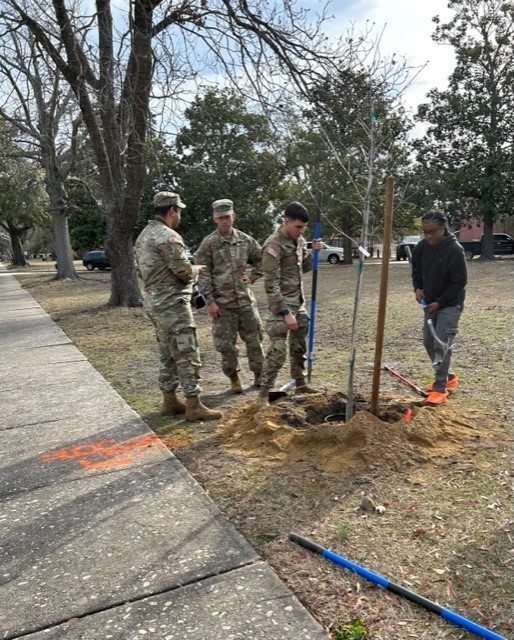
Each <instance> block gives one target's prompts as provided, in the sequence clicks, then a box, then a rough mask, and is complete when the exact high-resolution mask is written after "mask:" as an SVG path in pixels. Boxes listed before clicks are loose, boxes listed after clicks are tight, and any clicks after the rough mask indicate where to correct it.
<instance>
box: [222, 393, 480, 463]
mask: <svg viewBox="0 0 514 640" xmlns="http://www.w3.org/2000/svg"><path fill="white" fill-rule="evenodd" d="M345 407H346V404H345V397H344V395H343V394H337V393H336V394H320V395H318V396H311V397H309V396H307V397H300V398H297V399H295V398H294V397H292V398H286V399H283V400H280V401H278V402H276V403H273V404H271V405H270V406H267V407H266V406H262V405H258V404H250V405H247V406H245V407H243V408H240V409H238V410H235V411H234V412H233V413H232V414H231V415H229V416H228V419H227V420H226V421H225V423H224V424H223V425H222V426H221V427H220V429H219V436H220V438H221V446H222V447H224V448H225V449H227V450H230V451H232V452H233V453H239V454H241V455H246V456H251V457H257V458H259V459H261V460H267V461H271V462H273V461H276V462H298V461H308V462H310V463H312V464H314V465H316V466H318V467H320V468H322V469H324V470H326V471H331V472H348V471H351V470H359V469H368V468H374V467H378V466H381V467H383V466H386V467H388V468H389V469H391V470H400V469H405V468H406V467H409V466H411V465H415V464H416V465H419V464H423V463H427V462H434V463H435V462H436V461H437V460H441V459H444V460H445V461H446V462H447V461H448V459H451V458H452V457H454V456H457V455H458V454H459V452H460V451H461V450H462V449H463V448H469V447H470V446H474V445H476V444H477V443H478V442H479V441H480V439H481V438H482V437H484V436H485V437H488V433H487V432H486V433H483V432H481V431H479V425H478V424H477V418H476V417H474V416H473V415H470V416H464V415H462V413H461V412H459V411H457V410H456V409H452V408H451V405H450V404H448V405H445V406H444V407H430V406H424V405H423V404H422V403H414V404H413V403H412V402H407V403H406V402H401V401H400V400H398V399H394V398H389V399H382V404H381V405H380V407H379V410H378V412H377V415H373V414H371V413H370V411H369V403H368V402H367V401H366V400H365V399H364V398H361V397H357V398H356V399H355V405H354V416H353V417H352V418H351V419H350V420H348V422H345V421H344V412H345ZM409 410H410V412H409ZM406 412H407V414H406ZM409 413H410V414H411V415H410V416H409ZM334 414H336V416H337V415H338V414H339V415H341V416H342V420H341V421H338V422H325V419H326V417H327V416H330V418H329V419H336V420H337V417H336V416H334ZM332 416H334V418H332ZM489 435H490V434H489Z"/></svg>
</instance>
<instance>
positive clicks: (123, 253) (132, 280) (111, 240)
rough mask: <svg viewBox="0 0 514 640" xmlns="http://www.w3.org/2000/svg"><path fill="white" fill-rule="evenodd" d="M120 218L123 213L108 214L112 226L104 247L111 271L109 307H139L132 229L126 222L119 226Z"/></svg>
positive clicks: (139, 296) (140, 301)
mask: <svg viewBox="0 0 514 640" xmlns="http://www.w3.org/2000/svg"><path fill="white" fill-rule="evenodd" d="M122 217H123V211H120V212H117V213H116V214H113V213H111V214H110V219H111V223H112V224H111V227H110V231H109V234H108V237H107V241H106V245H105V251H106V253H107V257H108V258H109V260H110V262H111V269H112V277H111V297H110V298H109V306H111V307H139V306H141V304H142V299H141V292H140V290H139V284H138V280H137V275H136V267H135V263H134V248H133V243H132V233H131V231H132V228H133V227H131V226H130V225H128V224H127V223H126V222H125V223H124V222H121V224H120V218H122ZM127 227H128V228H127Z"/></svg>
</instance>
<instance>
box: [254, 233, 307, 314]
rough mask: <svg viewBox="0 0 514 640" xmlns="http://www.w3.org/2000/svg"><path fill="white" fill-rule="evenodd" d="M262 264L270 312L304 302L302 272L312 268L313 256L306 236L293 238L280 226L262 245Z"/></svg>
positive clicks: (299, 305)
mask: <svg viewBox="0 0 514 640" xmlns="http://www.w3.org/2000/svg"><path fill="white" fill-rule="evenodd" d="M262 267H263V270H264V289H265V291H266V296H267V298H268V306H269V310H270V311H271V313H273V314H277V313H278V312H279V311H282V309H286V308H288V307H289V306H291V307H295V308H296V309H298V308H300V307H302V306H303V305H304V304H305V295H304V292H303V275H302V274H303V273H305V272H307V271H310V270H311V269H312V256H311V255H310V253H309V252H308V251H307V243H306V242H305V239H304V238H303V237H300V238H298V240H297V241H296V240H293V239H292V238H288V237H287V236H286V235H284V234H283V233H282V231H281V230H280V229H278V230H277V231H275V233H272V234H271V235H270V236H269V238H268V239H267V240H266V242H265V243H264V246H263V249H262Z"/></svg>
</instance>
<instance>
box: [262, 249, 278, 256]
mask: <svg viewBox="0 0 514 640" xmlns="http://www.w3.org/2000/svg"><path fill="white" fill-rule="evenodd" d="M264 252H265V253H269V254H270V256H273V257H274V258H278V251H277V250H276V249H275V248H274V247H266V249H264Z"/></svg>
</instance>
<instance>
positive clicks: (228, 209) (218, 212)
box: [212, 198, 234, 218]
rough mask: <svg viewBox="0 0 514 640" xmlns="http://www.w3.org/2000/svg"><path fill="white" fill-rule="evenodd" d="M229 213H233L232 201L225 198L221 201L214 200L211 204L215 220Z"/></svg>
mask: <svg viewBox="0 0 514 640" xmlns="http://www.w3.org/2000/svg"><path fill="white" fill-rule="evenodd" d="M229 213H234V203H233V202H232V200H227V199H226V198H225V199H223V200H215V201H214V202H213V203H212V215H213V216H214V217H215V218H216V217H217V216H228V214H229Z"/></svg>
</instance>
